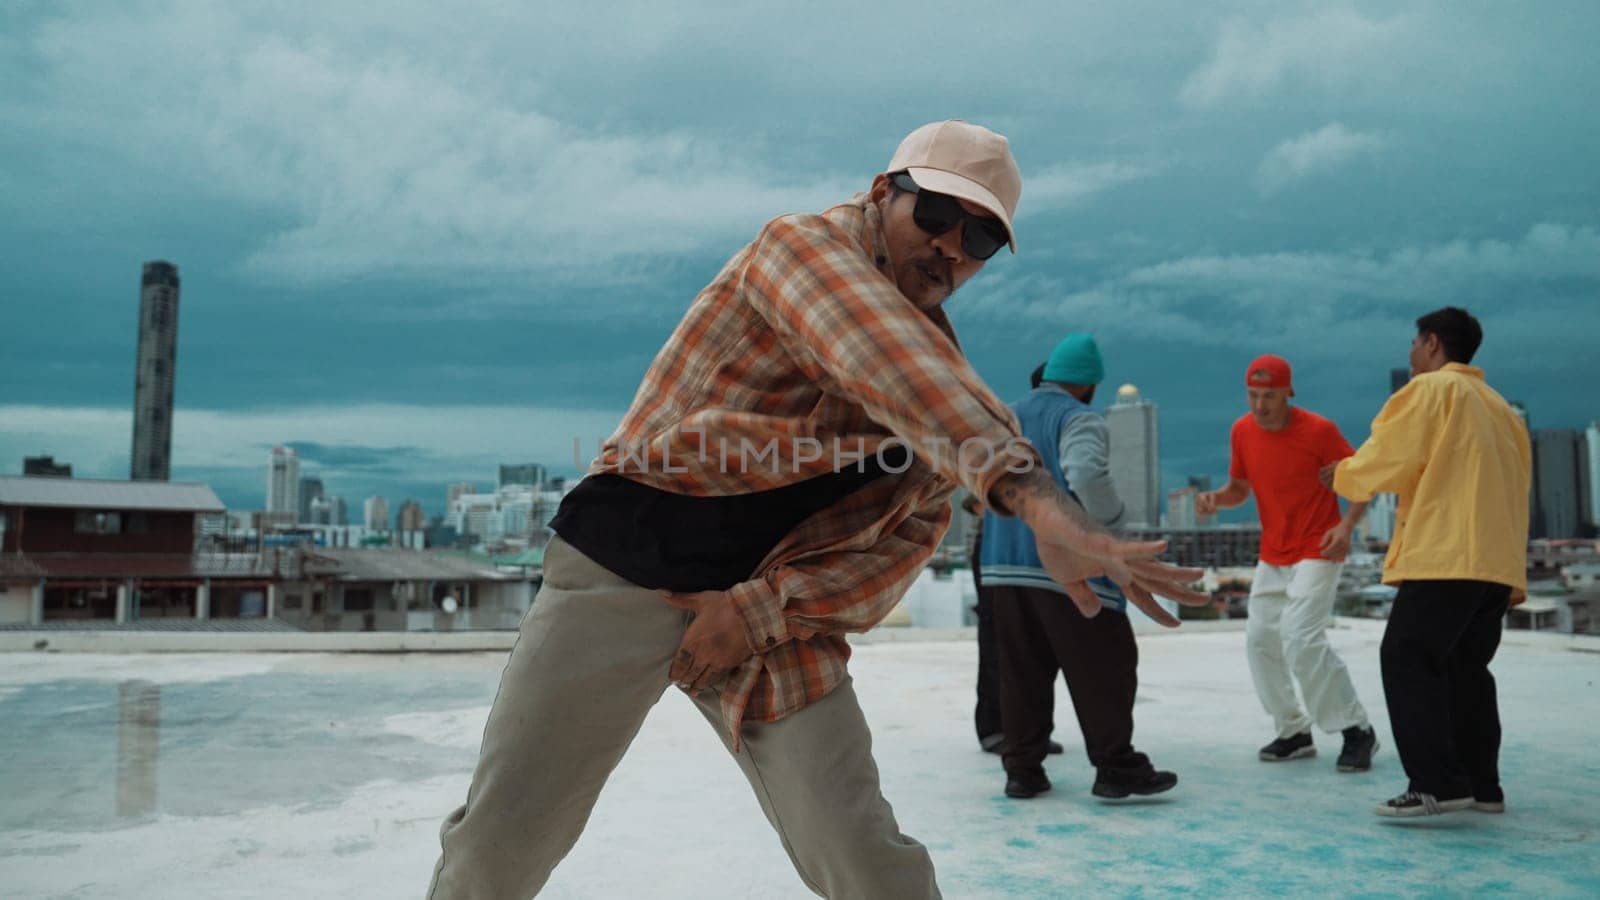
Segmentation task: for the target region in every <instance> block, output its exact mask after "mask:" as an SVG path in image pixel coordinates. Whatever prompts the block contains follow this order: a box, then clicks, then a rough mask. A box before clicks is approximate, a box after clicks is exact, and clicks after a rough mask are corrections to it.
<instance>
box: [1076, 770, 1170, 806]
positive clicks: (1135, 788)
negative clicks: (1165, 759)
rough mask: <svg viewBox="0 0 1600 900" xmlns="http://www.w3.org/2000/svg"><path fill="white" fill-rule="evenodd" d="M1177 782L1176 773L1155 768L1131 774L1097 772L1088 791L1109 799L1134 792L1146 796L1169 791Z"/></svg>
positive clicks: (1116, 798)
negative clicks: (1092, 785)
mask: <svg viewBox="0 0 1600 900" xmlns="http://www.w3.org/2000/svg"><path fill="white" fill-rule="evenodd" d="M1177 783H1178V776H1177V775H1175V774H1173V773H1171V772H1163V771H1159V770H1157V769H1150V770H1149V771H1146V772H1140V773H1139V774H1138V775H1133V776H1128V775H1120V774H1110V773H1107V772H1097V773H1096V774H1095V777H1094V787H1093V788H1092V789H1090V791H1089V793H1091V794H1094V795H1095V796H1096V797H1105V798H1107V799H1109V800H1120V799H1122V798H1123V797H1128V796H1131V795H1134V794H1137V795H1139V796H1140V797H1148V796H1150V795H1151V794H1161V793H1165V792H1166V791H1170V790H1172V788H1173V787H1174V786H1176V785H1177Z"/></svg>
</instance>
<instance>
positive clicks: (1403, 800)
mask: <svg viewBox="0 0 1600 900" xmlns="http://www.w3.org/2000/svg"><path fill="white" fill-rule="evenodd" d="M1472 804H1473V800H1472V798H1471V797H1456V798H1455V799H1453V800H1440V799H1439V798H1438V797H1435V796H1434V795H1432V794H1421V793H1418V792H1416V791H1406V792H1405V793H1404V794H1401V795H1400V796H1398V797H1391V798H1389V799H1388V800H1385V801H1383V802H1382V803H1379V804H1378V805H1377V806H1375V807H1373V809H1372V811H1373V812H1374V813H1376V814H1378V815H1380V816H1388V817H1391V818H1411V817H1414V816H1439V815H1443V814H1445V813H1451V812H1460V811H1461V810H1463V809H1471V808H1472Z"/></svg>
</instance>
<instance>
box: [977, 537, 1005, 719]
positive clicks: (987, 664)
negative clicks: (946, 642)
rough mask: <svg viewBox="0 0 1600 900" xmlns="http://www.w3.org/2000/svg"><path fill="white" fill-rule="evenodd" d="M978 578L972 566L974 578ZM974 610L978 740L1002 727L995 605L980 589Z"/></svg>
mask: <svg viewBox="0 0 1600 900" xmlns="http://www.w3.org/2000/svg"><path fill="white" fill-rule="evenodd" d="M977 578H978V575H977V569H976V568H974V569H973V581H977ZM974 612H976V613H977V614H978V704H977V706H976V707H975V708H974V709H973V711H972V722H973V724H974V725H975V726H977V729H978V740H980V741H981V740H983V739H984V738H986V737H988V736H990V735H992V734H999V733H1000V732H1001V730H1002V729H1003V728H1004V727H1005V726H1004V725H1003V724H1001V721H1000V651H999V649H998V648H997V647H996V646H995V639H994V604H993V603H990V602H989V597H988V595H987V594H985V593H984V592H983V590H982V589H981V588H980V589H979V590H978V606H977V608H976V609H975V610H974Z"/></svg>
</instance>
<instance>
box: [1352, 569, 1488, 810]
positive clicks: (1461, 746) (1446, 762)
mask: <svg viewBox="0 0 1600 900" xmlns="http://www.w3.org/2000/svg"><path fill="white" fill-rule="evenodd" d="M1510 596H1511V589H1510V588H1509V587H1506V586H1505V585H1503V584H1493V583H1490V582H1487V581H1406V582H1402V583H1401V585H1400V591H1399V593H1398V594H1396V595H1395V598H1394V606H1393V608H1392V609H1391V610H1390V612H1389V625H1388V627H1387V628H1386V629H1385V630H1384V633H1383V648H1382V650H1381V651H1380V658H1381V660H1382V663H1383V694H1384V698H1385V699H1386V700H1388V703H1389V728H1390V731H1392V732H1393V733H1394V744H1395V749H1396V750H1398V751H1399V753H1400V763H1401V765H1403V766H1405V770H1406V776H1407V777H1409V778H1410V779H1411V787H1410V789H1411V790H1413V791H1419V792H1422V793H1426V794H1432V795H1434V796H1435V797H1438V798H1439V799H1441V800H1454V799H1456V798H1459V797H1470V796H1473V795H1477V796H1480V797H1482V796H1492V795H1493V794H1494V793H1495V790H1496V789H1498V787H1499V785H1500V774H1499V770H1498V760H1499V756H1500V708H1499V705H1498V703H1497V702H1496V700H1495V688H1494V676H1493V675H1491V674H1490V673H1489V661H1490V660H1492V659H1494V653H1495V650H1496V649H1498V648H1499V646H1500V630H1501V623H1502V620H1503V619H1504V617H1505V614H1506V603H1507V601H1508V600H1509V599H1510Z"/></svg>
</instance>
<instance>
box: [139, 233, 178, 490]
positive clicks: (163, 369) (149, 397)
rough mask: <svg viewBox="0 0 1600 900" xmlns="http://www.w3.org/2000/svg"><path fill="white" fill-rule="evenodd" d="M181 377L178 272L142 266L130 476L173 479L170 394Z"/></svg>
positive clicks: (170, 266) (154, 264)
mask: <svg viewBox="0 0 1600 900" xmlns="http://www.w3.org/2000/svg"><path fill="white" fill-rule="evenodd" d="M177 374H178V267H177V266H175V265H173V264H172V263H169V262H162V261H160V260H156V261H153V262H147V263H145V264H144V278H143V279H142V280H141V281H140V285H139V347H138V356H137V358H136V359H135V361H134V381H133V453H132V455H131V457H130V461H129V471H130V475H129V477H130V478H132V479H133V480H134V481H166V480H167V479H168V478H170V477H171V474H172V391H173V385H174V383H175V382H176V381H177Z"/></svg>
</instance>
